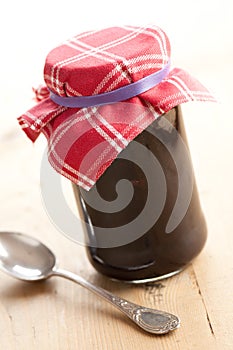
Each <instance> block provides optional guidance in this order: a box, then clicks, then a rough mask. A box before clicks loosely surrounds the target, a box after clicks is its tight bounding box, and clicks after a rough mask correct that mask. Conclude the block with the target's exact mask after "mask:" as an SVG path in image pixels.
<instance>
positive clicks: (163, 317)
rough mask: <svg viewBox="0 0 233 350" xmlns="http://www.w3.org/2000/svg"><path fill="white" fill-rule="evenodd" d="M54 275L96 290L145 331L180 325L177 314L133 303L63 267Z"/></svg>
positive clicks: (168, 329) (93, 290)
mask: <svg viewBox="0 0 233 350" xmlns="http://www.w3.org/2000/svg"><path fill="white" fill-rule="evenodd" d="M53 275H55V276H60V277H64V278H66V279H69V280H71V281H73V282H76V283H78V284H80V285H81V286H83V287H85V288H87V289H88V290H90V291H92V292H94V293H95V294H97V295H99V296H100V297H102V298H104V299H105V300H107V301H108V302H109V303H111V304H112V305H113V306H115V307H116V308H117V309H119V310H120V311H121V312H123V313H124V314H126V315H127V316H128V317H129V318H130V319H131V320H132V321H134V322H135V323H136V324H137V325H138V326H139V327H141V328H143V329H144V330H145V331H147V332H150V333H154V334H164V333H168V332H169V331H171V330H174V329H176V328H178V327H179V325H180V320H179V318H178V317H177V316H175V315H172V314H170V313H168V312H165V311H160V310H155V309H150V308H146V307H143V306H141V305H137V304H134V303H131V302H130V301H128V300H126V299H123V298H119V297H118V296H116V295H114V294H112V293H110V292H108V291H107V290H105V289H103V288H101V287H97V286H95V285H93V284H92V283H90V282H88V281H86V280H85V279H84V278H82V277H81V276H78V275H76V274H74V273H72V272H70V271H66V270H63V269H56V270H54V273H53Z"/></svg>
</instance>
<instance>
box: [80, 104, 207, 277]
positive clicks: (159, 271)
mask: <svg viewBox="0 0 233 350" xmlns="http://www.w3.org/2000/svg"><path fill="white" fill-rule="evenodd" d="M164 120H165V121H166V123H164ZM158 132H159V135H161V137H159V138H158V137H156V134H157V135H158ZM180 137H181V138H182V140H183V142H184V144H185V145H186V146H187V139H186V134H185V128H184V124H183V118H182V113H181V107H180V106H177V107H175V108H173V109H172V110H171V111H169V112H168V113H166V114H164V115H163V116H162V117H160V118H158V119H157V120H155V121H154V122H153V123H152V124H151V125H150V126H149V127H148V128H147V129H145V130H144V131H142V132H141V134H139V135H138V136H137V137H136V138H135V139H134V142H131V143H130V144H129V145H128V146H127V147H126V148H125V149H124V150H123V151H122V152H121V154H120V156H118V157H117V158H116V159H115V160H114V161H113V163H112V164H111V165H110V167H109V168H108V169H107V170H106V171H105V173H104V174H103V175H102V176H101V177H100V178H99V180H98V181H97V183H96V184H95V186H94V187H93V188H92V189H91V190H90V191H88V192H87V191H85V190H83V189H81V188H80V187H79V186H77V185H74V184H73V190H74V194H75V198H76V202H77V206H78V210H79V214H80V216H81V218H82V219H83V222H84V230H85V234H86V238H87V253H88V258H89V260H90V262H91V264H92V265H93V266H94V268H95V269H96V270H97V271H99V272H100V273H102V274H104V275H107V276H109V277H110V278H113V279H118V280H124V281H128V282H137V283H139V282H147V281H150V280H158V279H161V278H166V277H169V276H172V275H173V274H176V273H178V272H179V271H181V270H182V269H183V268H184V267H185V266H186V265H187V264H188V263H189V262H190V261H191V260H192V259H193V258H195V257H196V256H197V255H198V254H199V253H200V251H201V250H202V248H203V246H204V244H205V241H206V237H207V228H206V222H205V218H204V216H203V213H202V210H201V206H200V201H199V196H198V191H197V187H196V183H195V178H194V175H193V173H192V174H191V176H192V184H191V186H192V187H191V190H190V188H189V189H188V188H187V192H189V191H190V198H189V201H188V205H187V207H186V208H185V210H184V209H182V211H183V212H182V213H181V212H180V220H178V221H179V222H178V224H177V225H175V227H174V229H173V230H172V231H171V232H169V233H167V231H166V230H167V224H168V221H169V219H170V218H171V216H172V213H173V209H174V206H175V205H176V200H177V197H178V191H180V190H181V189H182V186H183V184H182V183H181V184H179V181H180V179H181V178H182V177H179V174H178V172H181V173H185V172H187V171H190V169H192V164H191V159H190V157H188V163H187V154H188V155H189V151H188V148H187V147H183V148H182V147H181V148H180V147H178V143H179V142H178V141H179V139H180ZM163 139H164V140H168V143H169V145H170V147H171V149H173V150H174V154H176V159H178V163H179V164H181V166H179V169H178V168H177V163H176V161H175V160H174V159H173V156H172V153H173V152H169V150H168V148H169V147H167V146H166V145H165V144H164V142H163V141H162V140H163ZM135 142H137V143H139V144H140V145H142V146H143V152H144V155H143V157H144V162H145V161H146V162H147V169H146V172H145V171H143V170H142V169H141V168H140V166H139V163H140V161H139V163H138V164H137V162H136V163H135V161H131V158H132V159H135V145H136V144H135ZM185 152H186V154H185ZM136 157H137V152H136ZM153 157H155V158H156V159H157V160H158V162H159V164H160V166H161V168H162V170H163V173H164V177H165V183H166V198H165V201H164V203H163V206H162V210H161V213H160V215H159V217H158V218H156V220H155V222H153V220H152V221H151V220H150V219H151V216H153V215H154V214H153V213H154V212H156V208H157V206H161V203H160V202H161V196H158V193H156V190H153V189H152V190H151V189H150V188H149V185H148V181H147V180H148V177H150V178H152V179H153V181H154V182H155V183H156V181H158V174H157V173H156V172H154V169H153V166H151V163H152V158H153ZM150 159H151V161H150ZM183 159H184V162H183ZM188 169H189V170H188ZM187 176H188V177H189V175H187ZM122 179H127V180H128V181H129V182H130V183H131V186H132V187H133V196H132V199H131V201H130V203H128V204H127V205H126V207H125V208H123V209H121V210H120V211H117V212H106V206H105V208H104V207H103V208H101V201H99V206H98V209H97V208H94V207H93V206H92V205H90V203H93V201H94V202H98V198H100V197H101V198H102V199H104V202H105V203H106V202H107V203H109V204H111V202H112V201H115V200H116V198H117V196H118V195H119V196H124V191H123V193H122V191H121V193H119V194H118V193H117V191H116V185H117V183H118V182H119V181H120V180H122ZM188 186H190V184H189V185H188ZM162 190H163V189H161V191H162ZM148 191H152V193H150V194H151V195H152V201H150V202H151V203H150V205H149V209H148V212H147V213H146V215H144V216H143V217H142V219H141V222H140V220H139V222H138V226H139V227H140V229H141V234H140V235H139V236H138V235H137V236H136V238H135V239H132V241H130V242H127V243H126V244H123V245H121V246H111V245H110V247H108V246H106V247H103V245H102V244H98V242H99V241H101V240H102V241H103V239H104V238H103V236H101V237H100V231H101V229H104V232H105V234H106V239H107V232H108V231H109V232H111V230H114V234H115V235H117V228H120V227H122V226H124V227H125V235H126V237H127V234H131V235H132V232H131V231H129V232H127V227H129V230H130V227H131V226H130V225H128V224H129V223H130V222H132V221H133V220H134V219H135V218H140V213H141V212H142V211H143V210H144V208H145V206H146V205H147V201H148ZM153 191H154V192H153ZM125 193H126V194H125V195H126V196H128V193H127V191H126V192H125ZM184 195H185V194H184ZM187 195H188V193H187ZM158 197H159V198H160V199H159V200H158ZM150 198H151V196H150ZM125 200H126V202H127V200H128V198H125ZM181 200H182V198H181ZM178 206H179V203H178ZM181 207H182V203H181ZM157 212H158V210H157ZM145 218H147V219H148V220H147V219H145ZM148 221H150V222H152V225H149V227H148ZM99 229H100V230H99Z"/></svg>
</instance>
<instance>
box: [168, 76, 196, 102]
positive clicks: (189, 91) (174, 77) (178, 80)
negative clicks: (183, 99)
mask: <svg viewBox="0 0 233 350" xmlns="http://www.w3.org/2000/svg"><path fill="white" fill-rule="evenodd" d="M172 79H173V80H175V81H177V82H178V83H180V85H181V86H182V87H183V89H184V90H185V91H187V93H189V95H190V97H191V98H192V100H195V97H194V96H193V94H192V91H191V90H190V89H189V87H188V86H187V85H186V84H185V82H184V81H183V80H182V79H181V78H180V77H178V76H173V77H172Z"/></svg>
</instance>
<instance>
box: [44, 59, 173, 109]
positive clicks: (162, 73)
mask: <svg viewBox="0 0 233 350" xmlns="http://www.w3.org/2000/svg"><path fill="white" fill-rule="evenodd" d="M169 70H170V61H169V62H168V63H167V64H166V66H164V67H163V68H162V69H161V70H159V71H158V72H156V73H153V74H150V75H148V76H147V77H145V78H142V79H140V80H138V81H136V82H135V83H131V84H129V85H125V86H123V87H121V88H119V89H116V90H113V91H110V92H105V93H103V94H99V95H91V96H71V97H62V96H59V95H57V94H55V93H53V92H52V91H50V98H51V100H52V101H53V102H55V103H56V104H58V105H61V106H64V107H69V108H85V107H86V108H87V107H92V106H100V105H105V104H110V103H116V102H120V101H125V100H128V99H129V98H131V97H134V96H137V95H140V94H142V93H143V92H145V91H147V90H150V89H151V88H153V87H154V86H156V85H158V84H159V83H160V82H161V81H162V80H163V79H164V78H165V77H166V76H167V75H168V73H169Z"/></svg>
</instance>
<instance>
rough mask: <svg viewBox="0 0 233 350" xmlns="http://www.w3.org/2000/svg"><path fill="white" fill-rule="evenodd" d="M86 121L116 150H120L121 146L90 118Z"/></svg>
mask: <svg viewBox="0 0 233 350" xmlns="http://www.w3.org/2000/svg"><path fill="white" fill-rule="evenodd" d="M88 122H89V123H90V125H91V126H92V127H93V128H94V129H95V130H96V131H97V132H98V133H99V134H100V135H101V136H102V137H103V138H104V139H105V140H106V141H107V142H108V143H109V144H110V145H111V146H112V147H113V148H115V149H116V151H117V152H121V151H122V147H120V146H119V145H118V144H117V143H116V142H115V141H114V140H113V139H112V138H111V137H110V136H109V135H108V134H107V133H106V132H105V131H104V130H103V129H102V128H101V127H100V126H99V125H98V124H97V123H96V122H95V121H94V120H93V119H92V118H89V119H88Z"/></svg>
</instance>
